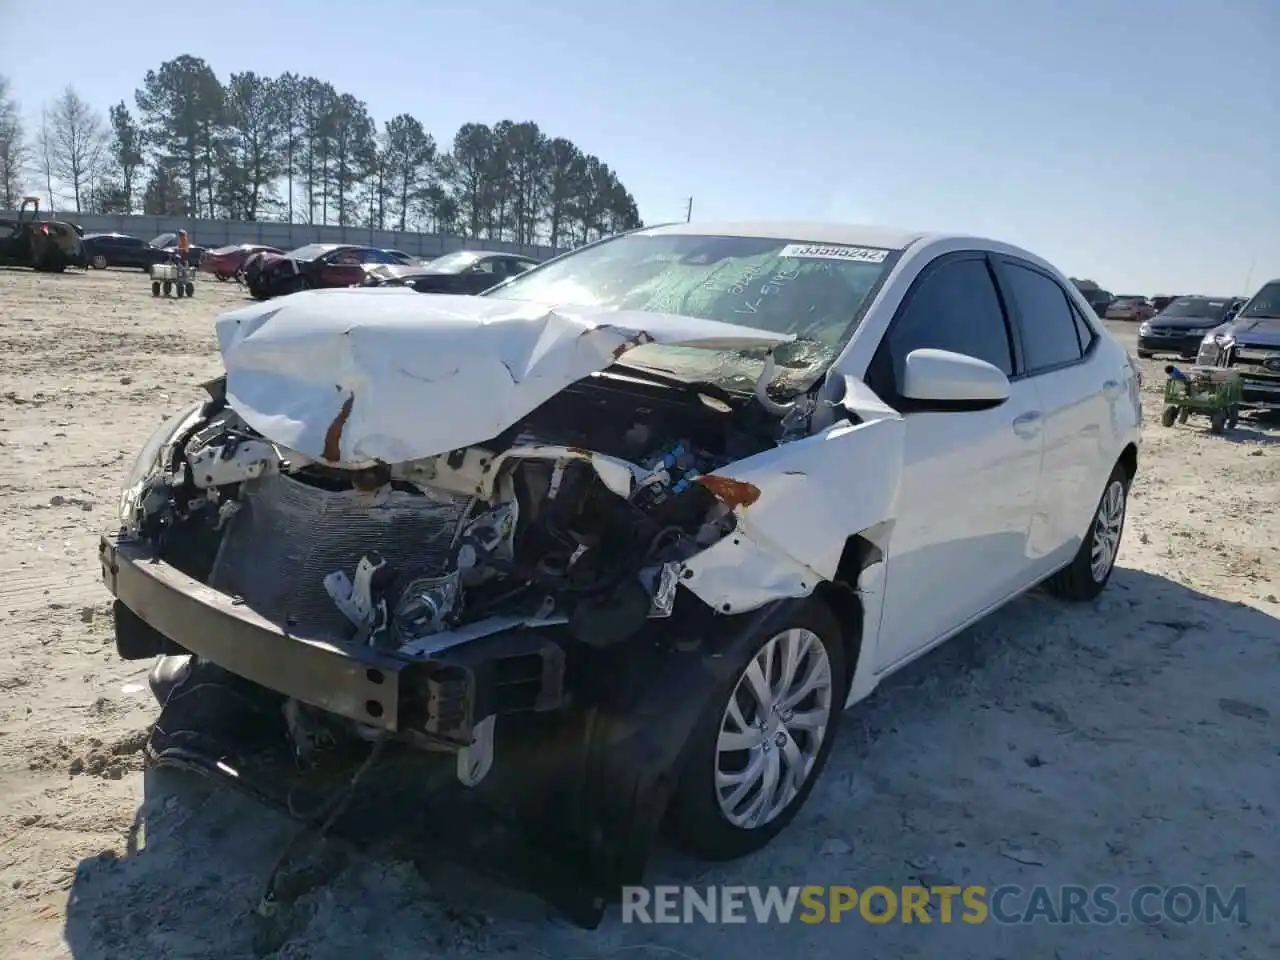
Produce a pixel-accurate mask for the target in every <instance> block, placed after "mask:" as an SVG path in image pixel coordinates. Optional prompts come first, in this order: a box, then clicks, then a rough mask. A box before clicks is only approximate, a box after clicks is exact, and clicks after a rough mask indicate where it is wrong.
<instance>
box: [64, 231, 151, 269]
mask: <svg viewBox="0 0 1280 960" xmlns="http://www.w3.org/2000/svg"><path fill="white" fill-rule="evenodd" d="M84 251H85V256H86V257H87V258H88V260H89V266H91V267H93V268H94V269H95V270H105V269H107V267H131V268H133V269H135V270H149V269H151V265H152V264H153V263H162V262H163V261H165V260H167V259H168V255H167V254H166V253H165V252H164V251H163V250H161V249H160V248H159V247H155V246H152V245H151V244H150V243H147V241H145V240H143V239H142V238H141V237H131V236H129V235H128V234H127V233H87V234H85V237H84Z"/></svg>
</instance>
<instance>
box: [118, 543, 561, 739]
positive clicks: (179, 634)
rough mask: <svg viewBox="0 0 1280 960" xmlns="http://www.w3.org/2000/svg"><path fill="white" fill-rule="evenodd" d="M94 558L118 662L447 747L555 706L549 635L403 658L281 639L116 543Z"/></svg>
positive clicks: (515, 633)
mask: <svg viewBox="0 0 1280 960" xmlns="http://www.w3.org/2000/svg"><path fill="white" fill-rule="evenodd" d="M99 554H100V559H101V562H102V578H103V581H104V583H105V584H106V586H107V589H108V590H110V591H111V593H112V594H113V595H114V596H115V597H116V599H117V600H118V601H119V603H120V604H121V605H122V606H123V607H125V608H126V609H127V610H128V611H129V612H130V613H131V614H133V616H128V615H127V614H126V615H123V616H118V617H117V645H118V646H119V647H120V653H121V655H122V656H123V657H125V658H126V659H141V658H142V657H146V656H153V655H157V654H162V653H172V652H186V653H192V654H195V655H197V656H199V657H203V658H205V659H207V660H209V661H211V662H213V663H216V664H218V665H219V666H221V667H223V668H224V669H226V670H228V671H230V672H231V673H234V674H236V675H237V676H239V677H242V678H244V679H246V680H249V681H251V682H253V683H256V684H258V685H259V686H262V687H265V688H267V689H268V690H272V691H275V692H277V693H279V694H281V695H283V696H285V697H287V698H290V699H293V700H298V701H301V702H302V703H306V704H310V705H311V706H313V707H317V708H319V709H320V710H324V711H326V712H328V713H331V714H335V715H337V716H339V717H345V718H346V719H348V720H352V721H355V722H356V723H358V724H360V725H362V726H364V727H367V728H373V729H375V730H379V731H385V732H386V733H389V734H390V733H399V732H402V731H418V732H421V733H423V734H426V735H427V736H429V737H433V738H440V739H441V740H444V741H446V742H448V741H452V742H453V743H455V744H456V745H457V746H458V747H459V748H465V747H468V746H470V745H471V743H472V739H473V731H475V730H476V729H477V728H479V727H480V726H481V724H482V722H483V721H484V719H485V718H486V717H490V716H494V715H497V714H499V713H518V712H524V711H544V710H552V709H556V708H558V707H560V706H561V705H562V701H563V690H564V685H563V679H564V655H563V650H562V648H561V647H560V646H559V645H557V644H556V643H554V642H552V641H551V640H550V639H549V638H548V636H547V634H548V631H549V630H550V629H553V628H542V629H538V630H532V629H521V628H516V629H513V630H511V631H508V632H505V633H501V634H497V635H494V636H490V637H485V638H482V639H480V640H477V641H474V642H472V643H468V644H463V645H460V646H458V647H454V648H452V649H449V650H446V651H442V652H441V653H440V654H439V655H437V656H436V657H433V658H432V659H430V660H425V659H424V660H412V659H407V658H404V657H399V656H396V655H395V654H393V653H390V652H386V651H381V650H377V649H374V648H372V647H368V646H356V645H354V644H351V645H342V646H339V645H337V644H331V643H325V642H321V641H317V640H309V639H306V638H303V637H298V636H293V635H291V634H290V633H288V632H287V631H286V630H284V629H282V628H281V627H280V626H279V625H277V624H275V623H273V622H271V621H270V620H267V619H265V618H264V617H262V616H259V615H258V614H257V613H255V612H254V611H253V610H251V609H249V608H248V607H247V606H245V605H244V604H242V603H239V602H237V600H236V599H235V598H234V597H229V596H227V595H226V594H223V593H220V592H219V591H217V590H214V589H212V588H211V587H209V586H207V585H205V584H204V583H201V582H200V581H199V580H196V579H195V578H193V577H190V576H188V575H187V574H185V573H183V572H182V571H181V570H179V569H178V568H176V567H174V566H172V565H171V564H169V563H166V562H164V561H163V560H160V559H157V558H156V557H155V556H154V554H153V552H152V550H151V548H149V547H148V546H147V545H145V544H143V543H141V542H140V541H137V540H133V539H130V538H128V537H126V536H123V535H106V536H103V537H102V540H101V543H100V545H99ZM175 645H176V646H177V647H178V648H180V649H178V650H174V649H173V647H174V646H175Z"/></svg>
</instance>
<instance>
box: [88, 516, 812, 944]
mask: <svg viewBox="0 0 1280 960" xmlns="http://www.w3.org/2000/svg"><path fill="white" fill-rule="evenodd" d="M100 553H101V561H102V570H103V579H104V581H105V583H106V585H107V587H108V589H110V590H111V592H112V593H113V594H114V595H115V597H116V599H117V603H116V609H117V631H118V637H117V642H118V644H119V645H120V646H121V652H122V655H126V656H127V658H128V659H140V657H141V656H143V655H151V654H164V653H183V652H189V653H193V654H196V655H197V657H196V659H197V660H205V661H207V662H209V663H211V664H214V665H216V667H215V672H216V668H222V669H223V670H225V671H227V672H228V673H231V674H234V675H236V676H238V677H242V678H243V679H245V680H248V681H250V682H251V683H253V684H257V685H258V686H260V687H265V688H267V689H268V690H272V691H275V692H276V693H278V694H280V695H281V696H282V697H285V698H293V699H296V700H299V701H302V702H304V703H309V704H311V705H313V706H315V707H317V708H319V709H321V710H325V711H328V712H331V713H333V714H336V715H338V716H342V717H345V718H347V719H350V720H353V721H357V722H358V723H359V724H360V725H362V726H366V727H369V728H374V729H376V730H378V731H381V732H382V734H383V735H384V736H386V735H394V734H396V733H403V732H405V731H407V730H419V731H423V730H426V729H427V728H428V727H429V726H435V727H436V728H437V729H439V730H441V731H444V732H445V733H447V731H450V730H455V729H470V730H472V731H479V730H484V729H485V727H486V726H487V727H488V730H487V734H488V750H489V754H488V757H487V758H482V757H480V756H478V751H477V750H476V747H478V746H479V744H475V745H473V747H472V748H469V749H471V751H472V758H473V759H487V760H489V761H492V750H493V742H494V736H493V730H494V727H493V725H492V724H486V723H485V720H486V719H487V718H489V717H493V718H500V717H501V715H502V714H510V713H517V712H520V711H522V710H534V711H538V710H547V711H551V710H554V708H555V707H557V706H558V707H562V709H560V710H557V711H555V713H554V714H550V713H548V714H547V716H548V719H550V720H554V722H553V723H551V724H550V725H543V724H538V723H527V722H522V721H520V719H519V718H515V717H508V718H507V719H509V720H515V721H517V722H514V723H511V724H509V725H508V726H507V727H506V728H505V729H506V731H507V737H509V738H511V739H512V740H513V741H514V744H515V746H514V748H513V749H510V750H508V749H506V748H507V747H508V746H509V745H511V744H510V743H509V742H508V740H506V739H504V740H503V741H502V743H501V750H500V757H499V759H498V762H497V763H496V764H494V766H493V770H492V772H491V775H489V776H487V777H483V778H481V779H483V781H484V782H483V783H476V784H475V785H474V788H473V789H464V788H465V787H467V786H472V785H471V784H468V783H467V781H466V778H465V777H464V775H463V767H464V762H463V761H464V759H465V758H466V757H467V752H468V750H467V749H463V750H461V751H459V753H458V760H459V762H458V765H457V772H458V776H457V778H456V779H454V778H453V777H449V778H448V779H449V780H451V781H453V787H452V789H443V790H441V791H440V792H439V794H438V797H439V798H443V799H444V801H445V802H444V803H443V804H440V803H438V802H435V801H433V800H432V798H431V797H430V796H425V795H424V796H418V793H419V792H420V791H419V790H410V793H413V794H414V798H413V799H412V801H411V804H410V806H411V808H412V809H413V810H415V811H417V813H416V816H417V818H418V820H419V821H420V823H422V824H423V830H422V831H419V832H421V833H422V834H423V836H427V837H430V838H432V839H431V840H430V842H429V843H428V844H427V846H428V847H429V848H430V850H431V854H430V855H431V856H432V857H440V858H447V859H450V860H454V861H456V862H459V863H463V864H466V865H468V866H469V867H472V868H474V869H478V870H481V871H484V872H491V873H494V874H496V875H498V876H499V877H501V878H502V879H504V880H505V881H507V882H511V883H514V884H515V885H517V886H520V887H522V888H524V889H527V890H529V891H530V892H532V893H534V894H535V895H537V896H540V897H542V898H543V899H544V900H545V901H547V902H548V903H550V904H551V905H553V906H554V907H556V908H557V909H558V910H560V911H561V912H563V913H564V914H565V915H566V916H568V917H569V918H570V919H571V920H573V921H574V922H576V923H578V924H580V925H582V926H585V927H594V926H596V925H598V923H599V922H600V921H601V919H602V918H603V915H604V911H605V909H606V906H607V904H609V903H612V902H617V899H618V897H619V895H620V892H621V889H622V887H623V886H624V885H628V884H638V883H640V882H642V880H643V875H644V871H645V867H646V864H647V861H648V855H649V851H650V849H651V846H652V842H653V839H654V838H655V836H656V834H657V832H658V830H659V826H660V823H661V821H662V819H663V817H664V814H665V812H666V809H667V805H668V802H669V800H670V797H671V796H672V793H673V791H674V789H675V786H676V782H677V778H678V771H679V770H680V769H681V768H682V766H683V763H684V761H685V755H686V752H687V750H688V744H689V735H690V732H691V731H692V729H693V728H694V726H695V724H696V723H697V721H698V720H699V717H700V716H701V714H702V713H703V712H704V711H705V710H706V709H707V705H708V704H709V703H710V702H712V701H713V699H714V692H715V691H716V690H717V689H720V688H721V687H723V685H724V684H725V683H726V682H730V680H731V675H732V672H733V669H734V665H735V664H736V663H738V662H740V661H741V659H742V658H743V657H744V656H745V655H746V651H747V649H748V648H749V645H750V644H751V642H752V638H753V637H755V636H758V634H759V632H760V631H761V630H767V629H769V628H770V622H771V621H772V620H773V619H774V618H778V622H779V623H781V622H784V621H786V617H787V614H788V611H787V609H786V608H787V607H788V606H789V605H790V604H791V603H794V602H798V601H782V602H775V603H771V604H767V605H765V606H764V607H762V608H760V609H757V610H755V611H752V612H751V613H748V614H745V615H742V616H734V617H723V616H721V617H716V618H714V620H713V621H712V622H711V623H709V624H704V623H700V622H688V621H684V622H682V623H681V626H680V630H679V632H680V634H681V636H682V637H683V641H682V642H681V643H680V644H674V645H673V644H665V643H654V642H640V643H638V644H637V645H636V646H635V647H633V648H632V649H631V650H630V651H629V652H627V653H625V654H622V653H621V652H620V651H618V650H616V649H613V650H595V651H587V652H586V654H585V655H586V656H588V657H591V658H594V659H593V661H592V662H591V663H590V664H589V665H588V669H587V670H586V671H585V672H587V673H589V674H591V675H592V676H593V677H595V678H596V680H595V683H594V684H592V685H591V687H590V688H589V689H584V690H583V691H581V693H582V695H581V696H576V697H575V702H573V703H570V702H569V698H568V697H567V696H566V695H565V689H566V688H565V684H564V682H563V681H564V674H565V660H564V657H563V652H562V648H561V647H560V646H559V645H558V644H556V643H555V642H554V641H552V640H551V638H550V633H551V631H552V630H553V629H554V628H551V627H546V628H538V629H534V630H530V629H515V630H512V631H510V632H508V633H503V634H497V635H493V636H491V637H486V638H483V639H481V640H477V641H474V642H469V643H465V644H461V645H458V646H456V647H453V648H450V649H449V650H447V651H442V652H441V653H440V654H438V655H436V657H435V658H433V659H431V660H429V661H426V660H424V661H415V660H412V659H407V658H404V657H401V656H396V655H395V654H393V653H390V652H385V651H378V650H375V649H372V648H359V647H354V646H351V647H347V646H341V647H340V646H337V645H331V644H325V643H319V642H316V641H312V640H306V639H303V638H299V637H295V636H291V635H290V634H288V633H287V632H285V631H284V630H282V629H280V628H279V627H278V626H277V625H276V624H274V623H272V622H271V621H268V620H265V619H264V618H262V617H260V616H259V615H257V614H256V613H254V612H253V611H252V610H250V609H248V608H247V607H246V606H245V605H243V604H240V603H237V602H236V600H235V599H234V598H232V597H228V596H226V595H224V594H221V593H219V592H218V591H216V590H213V589H211V588H210V587H208V586H206V585H205V584H203V583H202V582H200V581H198V580H195V579H193V578H191V577H189V576H187V575H186V574H184V573H183V572H182V571H180V570H178V569H177V568H176V567H174V566H172V565H171V564H169V563H166V562H164V561H162V560H158V559H155V558H154V556H153V554H152V553H151V551H150V549H149V548H148V547H147V546H145V545H144V544H142V543H140V542H139V541H137V540H133V539H130V538H128V537H126V536H119V535H114V536H104V537H103V538H102V540H101V545H100ZM677 616H678V615H677ZM669 626H670V622H669V621H662V622H655V623H654V624H653V625H652V627H651V629H654V630H659V631H661V630H666V629H668V628H669ZM179 645H180V646H179ZM619 658H621V659H619ZM623 660H625V664H624V663H623V662H622V661H623ZM534 662H536V663H537V664H539V669H538V674H537V677H536V679H535V678H533V677H532V676H530V675H529V672H528V671H527V670H525V671H523V672H522V670H521V669H519V667H520V666H521V665H523V666H526V667H527V666H528V665H530V664H531V663H534ZM188 686H189V687H192V688H199V687H201V686H202V681H200V680H199V679H195V678H193V681H192V683H190V684H188ZM204 686H208V687H216V686H218V684H217V683H213V684H204ZM179 689H181V687H175V688H174V690H175V695H172V696H169V697H168V699H167V700H166V703H165V707H164V710H163V712H162V714H161V717H160V719H159V720H158V722H157V725H156V726H157V730H162V732H163V734H164V737H163V739H164V741H165V743H166V745H165V746H162V747H161V748H158V749H157V748H156V746H155V744H154V742H153V744H152V745H150V746H149V752H150V754H151V756H152V759H153V761H155V762H156V763H158V764H159V765H161V766H172V767H177V768H181V769H187V770H192V771H195V772H198V773H201V774H204V775H207V776H211V777H214V778H218V779H219V780H220V781H221V782H224V783H226V784H228V785H230V786H233V787H234V788H236V789H238V790H241V791H244V792H247V793H248V794H249V795H251V796H253V797H255V798H257V799H258V800H260V801H263V802H267V803H271V804H273V805H276V806H278V807H280V808H281V809H285V810H288V811H290V812H294V809H295V808H294V797H295V794H294V792H293V790H294V788H293V786H291V784H292V782H293V781H292V780H291V778H292V777H295V776H296V775H297V770H296V769H293V768H292V765H291V763H290V761H289V759H288V757H287V756H286V757H284V758H283V760H281V761H280V762H283V763H285V764H287V766H284V767H281V766H279V765H278V764H277V763H275V762H274V761H273V763H272V765H270V766H263V765H262V764H261V763H259V762H257V761H256V760H254V759H253V757H256V756H257V754H253V756H249V755H244V756H240V757H238V756H237V749H242V748H243V745H242V744H238V743H235V742H232V741H231V740H227V739H224V738H223V737H222V736H221V735H219V734H218V733H217V732H216V728H218V727H225V726H227V725H228V724H229V725H231V726H235V721H234V720H233V718H231V717H229V716H227V714H228V713H230V712H233V711H232V707H233V706H235V700H236V698H235V696H234V694H232V695H231V696H224V698H223V699H219V698H218V695H216V694H215V695H214V696H213V697H212V699H206V700H205V701H204V704H203V705H201V704H200V702H199V701H200V698H199V697H198V696H188V695H184V696H177V695H176V691H177V690H179ZM197 692H198V689H192V690H190V693H192V694H195V693H197ZM224 694H225V691H224ZM280 712H281V711H279V710H275V711H274V715H275V719H274V720H273V719H272V715H273V712H272V711H270V710H268V711H267V712H265V713H263V712H261V711H259V712H258V713H257V714H255V715H253V717H256V719H254V718H253V717H251V718H250V720H249V721H248V723H247V724H245V723H243V722H242V723H241V724H240V728H241V729H242V730H243V729H245V728H246V726H247V728H248V729H250V730H251V731H252V733H253V736H252V739H257V740H262V739H263V738H266V737H268V736H271V735H274V737H275V742H276V743H281V742H283V741H282V738H281V736H280V728H281V726H282V723H281V718H280V716H279V714H280ZM503 729H504V728H503V727H502V726H501V725H499V726H498V727H497V730H498V731H499V733H501V731H502V730H503ZM185 731H196V732H199V733H201V734H209V733H212V734H213V735H212V736H200V737H195V738H190V739H187V738H184V732H185ZM441 735H442V736H443V735H445V734H444V733H442V734H441ZM154 739H155V735H154V734H153V741H154ZM175 744H176V745H175ZM408 753H409V754H410V755H411V756H412V755H414V754H415V753H416V754H417V756H419V757H420V758H425V757H426V756H427V755H425V754H422V753H420V752H417V751H412V750H410V751H408ZM436 756H439V755H438V754H437V755H436ZM426 782H427V781H426V778H420V777H419V775H418V774H413V775H411V777H410V783H411V785H412V786H415V787H417V788H422V789H425V785H426ZM459 790H460V791H461V795H460V794H459V793H458V791H459ZM468 797H470V798H472V801H471V802H468V800H467V798H468ZM478 811H489V812H488V813H482V812H478ZM388 816H391V814H390V812H389V808H388V809H383V810H381V811H380V812H379V813H378V814H377V815H375V816H373V817H371V818H366V821H365V822H364V823H363V825H362V826H355V827H349V828H344V827H343V826H342V825H341V824H339V825H338V826H337V827H335V829H336V830H337V831H338V832H339V833H344V834H348V835H349V836H350V837H351V838H352V839H356V840H358V839H359V837H360V835H361V834H362V833H363V832H367V830H368V829H369V828H370V825H371V824H376V823H377V822H379V821H381V822H385V821H386V819H387V817H388ZM477 816H478V817H479V818H480V819H474V818H475V817H477ZM494 816H496V817H498V820H497V821H493V820H492V819H485V818H486V817H488V818H492V817H494ZM345 819H348V820H349V819H351V818H345ZM393 819H396V822H397V823H399V822H400V820H399V819H398V818H393ZM492 822H498V823H501V824H507V825H509V826H510V827H511V828H512V829H510V830H501V829H500V830H496V831H495V830H493V829H490V826H489V824H491V823H492ZM404 827H405V829H411V827H410V825H409V820H408V818H406V819H405V820H404ZM411 839H412V838H411ZM419 840H421V837H419Z"/></svg>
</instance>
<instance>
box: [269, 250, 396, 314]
mask: <svg viewBox="0 0 1280 960" xmlns="http://www.w3.org/2000/svg"><path fill="white" fill-rule="evenodd" d="M399 263H400V261H399V260H397V258H396V257H394V256H393V255H392V254H390V253H388V252H387V251H386V250H381V249H379V248H377V247H363V246H359V245H357V244H350V243H309V244H307V245H306V246H302V247H298V248H297V249H296V250H291V251H289V252H288V253H285V254H280V255H275V254H270V253H258V254H255V255H254V256H253V257H252V258H251V260H250V261H249V262H246V264H245V274H244V280H245V284H246V285H247V286H248V288H249V293H250V294H252V295H253V296H254V297H255V298H257V299H258V300H268V299H270V298H271V297H279V296H283V295H284V294H287V293H297V292H298V291H299V290H310V289H313V288H322V287H353V286H357V285H358V284H360V283H362V282H363V281H364V279H365V276H366V269H365V268H366V266H373V265H377V264H384V265H392V264H399Z"/></svg>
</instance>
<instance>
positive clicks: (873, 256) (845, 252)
mask: <svg viewBox="0 0 1280 960" xmlns="http://www.w3.org/2000/svg"><path fill="white" fill-rule="evenodd" d="M778 256H780V257H796V258H798V259H802V260H853V261H856V262H858V263H884V259H885V257H887V256H889V251H888V250H881V249H879V248H878V247H831V246H824V245H821V244H816V243H789V244H787V245H786V246H785V247H783V248H782V249H781V250H780V251H779V252H778Z"/></svg>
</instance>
